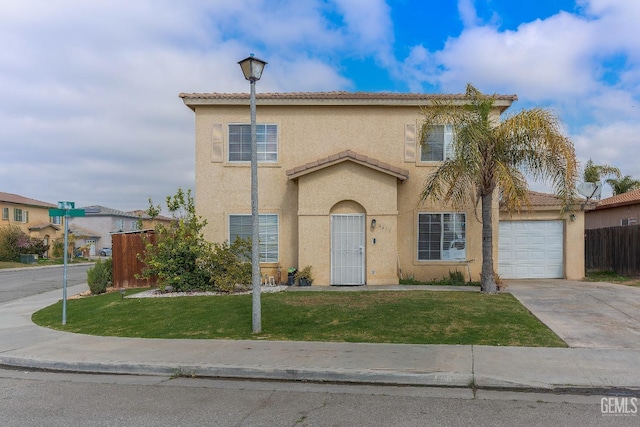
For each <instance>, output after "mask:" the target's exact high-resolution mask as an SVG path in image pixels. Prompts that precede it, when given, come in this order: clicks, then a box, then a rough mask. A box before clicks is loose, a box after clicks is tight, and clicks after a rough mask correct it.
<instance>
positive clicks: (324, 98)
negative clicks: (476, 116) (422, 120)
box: [179, 91, 518, 111]
mask: <svg viewBox="0 0 640 427" xmlns="http://www.w3.org/2000/svg"><path fill="white" fill-rule="evenodd" d="M249 96H250V95H249V94H248V93H220V92H213V93H181V94H180V95H179V97H180V98H182V100H183V102H184V103H185V104H186V105H187V106H188V107H189V108H191V109H194V107H195V106H197V105H248V103H249ZM256 99H257V100H258V101H259V103H260V104H261V105H365V106H373V105H380V106H414V107H415V106H423V105H427V104H430V103H432V102H433V101H438V100H439V101H445V100H450V101H454V102H456V103H460V104H465V103H467V100H468V98H467V96H466V95H465V94H433V93H396V92H346V91H338V92H271V93H258V94H257V95H256ZM517 99H518V96H517V95H495V103H494V106H495V107H496V108H499V109H500V110H501V111H504V110H505V109H507V108H509V106H510V105H511V104H512V103H513V102H514V101H516V100H517Z"/></svg>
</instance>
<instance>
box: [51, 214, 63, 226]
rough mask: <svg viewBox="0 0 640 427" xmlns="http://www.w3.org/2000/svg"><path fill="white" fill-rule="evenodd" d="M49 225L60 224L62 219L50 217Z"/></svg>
mask: <svg viewBox="0 0 640 427" xmlns="http://www.w3.org/2000/svg"><path fill="white" fill-rule="evenodd" d="M51 224H56V225H60V224H62V217H61V216H52V217H51Z"/></svg>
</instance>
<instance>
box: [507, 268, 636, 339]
mask: <svg viewBox="0 0 640 427" xmlns="http://www.w3.org/2000/svg"><path fill="white" fill-rule="evenodd" d="M507 283H508V285H509V287H508V288H507V291H508V292H510V293H511V294H512V295H513V296H514V297H516V298H517V299H518V300H519V301H520V302H521V303H522V304H523V305H524V306H525V307H527V308H528V309H529V311H531V312H532V313H533V314H534V315H535V316H536V317H537V318H538V319H540V320H541V321H542V322H544V324H546V325H547V326H548V327H549V328H550V329H551V330H553V331H554V332H555V333H556V334H558V336H559V337H560V338H562V339H563V340H564V341H565V342H566V343H567V344H568V345H569V346H570V347H575V348H580V347H581V348H615V349H640V288H638V287H631V286H624V285H615V284H611V283H603V282H597V283H590V282H576V281H568V280H551V279H543V280H533V279H531V280H509V281H507Z"/></svg>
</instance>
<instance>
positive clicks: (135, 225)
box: [131, 220, 140, 230]
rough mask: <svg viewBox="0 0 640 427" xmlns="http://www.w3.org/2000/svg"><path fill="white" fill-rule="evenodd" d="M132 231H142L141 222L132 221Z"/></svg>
mask: <svg viewBox="0 0 640 427" xmlns="http://www.w3.org/2000/svg"><path fill="white" fill-rule="evenodd" d="M131 229H132V230H140V222H138V221H137V220H136V221H131Z"/></svg>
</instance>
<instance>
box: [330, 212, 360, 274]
mask: <svg viewBox="0 0 640 427" xmlns="http://www.w3.org/2000/svg"><path fill="white" fill-rule="evenodd" d="M364 242H365V241H364V214H340V215H331V284H332V285H364V260H365V245H364Z"/></svg>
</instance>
